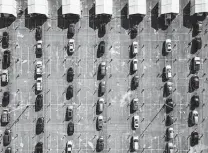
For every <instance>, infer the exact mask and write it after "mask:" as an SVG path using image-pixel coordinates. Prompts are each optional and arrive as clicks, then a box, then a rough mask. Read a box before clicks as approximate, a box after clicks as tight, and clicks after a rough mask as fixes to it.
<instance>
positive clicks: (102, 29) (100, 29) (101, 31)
mask: <svg viewBox="0 0 208 153" xmlns="http://www.w3.org/2000/svg"><path fill="white" fill-rule="evenodd" d="M105 33H106V28H105V23H101V24H100V25H99V27H98V34H99V35H100V36H103V35H105Z"/></svg>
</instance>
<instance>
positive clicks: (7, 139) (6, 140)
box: [3, 129, 12, 146]
mask: <svg viewBox="0 0 208 153" xmlns="http://www.w3.org/2000/svg"><path fill="white" fill-rule="evenodd" d="M11 140H12V136H11V130H9V129H6V130H5V131H4V136H3V145H4V146H8V145H9V144H10V143H11Z"/></svg>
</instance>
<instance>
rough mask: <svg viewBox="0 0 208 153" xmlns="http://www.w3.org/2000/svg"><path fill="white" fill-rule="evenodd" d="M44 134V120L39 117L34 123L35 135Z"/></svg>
mask: <svg viewBox="0 0 208 153" xmlns="http://www.w3.org/2000/svg"><path fill="white" fill-rule="evenodd" d="M43 132H44V118H43V117H39V118H38V120H37V122H36V134H37V135H39V134H41V133H43Z"/></svg>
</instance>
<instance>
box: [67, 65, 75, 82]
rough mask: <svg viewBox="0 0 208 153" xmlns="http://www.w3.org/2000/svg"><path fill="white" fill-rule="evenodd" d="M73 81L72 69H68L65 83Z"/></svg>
mask: <svg viewBox="0 0 208 153" xmlns="http://www.w3.org/2000/svg"><path fill="white" fill-rule="evenodd" d="M73 79H74V70H73V68H72V67H70V68H69V69H68V70H67V82H72V81H73Z"/></svg>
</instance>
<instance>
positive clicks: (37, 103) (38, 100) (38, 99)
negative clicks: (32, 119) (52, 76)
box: [35, 94, 43, 112]
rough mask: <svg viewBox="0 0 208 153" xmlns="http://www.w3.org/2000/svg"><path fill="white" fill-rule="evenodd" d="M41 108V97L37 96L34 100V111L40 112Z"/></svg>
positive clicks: (40, 95)
mask: <svg viewBox="0 0 208 153" xmlns="http://www.w3.org/2000/svg"><path fill="white" fill-rule="evenodd" d="M42 107H43V95H42V94H39V95H37V97H36V99H35V111H36V112H37V111H40V110H41V109H42Z"/></svg>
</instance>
